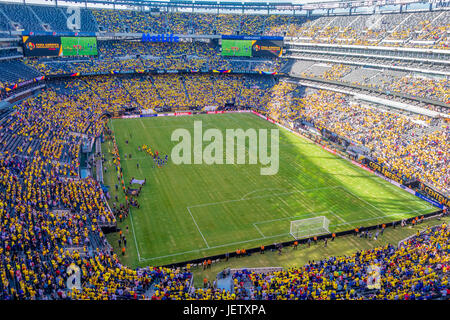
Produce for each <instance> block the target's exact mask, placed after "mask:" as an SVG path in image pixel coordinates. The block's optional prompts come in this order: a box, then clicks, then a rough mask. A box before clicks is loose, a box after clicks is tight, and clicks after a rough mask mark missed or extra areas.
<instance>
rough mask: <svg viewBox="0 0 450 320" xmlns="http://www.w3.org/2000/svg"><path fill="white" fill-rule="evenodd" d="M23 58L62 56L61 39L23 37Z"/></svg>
mask: <svg viewBox="0 0 450 320" xmlns="http://www.w3.org/2000/svg"><path fill="white" fill-rule="evenodd" d="M22 41H23V55H24V56H25V57H57V56H60V55H61V54H62V50H61V38H60V37H54V36H23V37H22Z"/></svg>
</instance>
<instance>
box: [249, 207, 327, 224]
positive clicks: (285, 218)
mask: <svg viewBox="0 0 450 320" xmlns="http://www.w3.org/2000/svg"><path fill="white" fill-rule="evenodd" d="M326 212H329V211H328V210H327V211H320V212H308V213H306V214H303V215H301V216H290V217H284V218H278V219H272V220H263V221H258V222H255V223H254V224H263V223H269V222H274V221H280V220H289V219H290V218H300V219H301V217H306V216H313V215H315V214H320V213H326ZM300 219H297V220H300Z"/></svg>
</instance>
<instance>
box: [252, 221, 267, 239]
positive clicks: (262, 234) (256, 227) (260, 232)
mask: <svg viewBox="0 0 450 320" xmlns="http://www.w3.org/2000/svg"><path fill="white" fill-rule="evenodd" d="M253 226H254V227H255V229H256V230H257V231H258V232H259V234H260V235H261V236H262V237H263V238H265V237H266V236H265V235H264V233H262V231H261V230H260V229H259V228H258V226H257V225H256V223H254V224H253Z"/></svg>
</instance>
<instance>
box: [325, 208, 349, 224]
mask: <svg viewBox="0 0 450 320" xmlns="http://www.w3.org/2000/svg"><path fill="white" fill-rule="evenodd" d="M328 212H330V213H331V214H332V215H333V216H335V217H336V218H338V219H339V220H341V221H342V222H343V223H344V224H348V225H349V226H351V224H350V223H349V222H347V221H345V220H344V219H343V218H342V217H341V216H339V215H338V214H336V213H334V212H333V211H331V210H330V211H328Z"/></svg>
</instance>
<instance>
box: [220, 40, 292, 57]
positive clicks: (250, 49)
mask: <svg viewBox="0 0 450 320" xmlns="http://www.w3.org/2000/svg"><path fill="white" fill-rule="evenodd" d="M282 53H283V41H282V40H281V41H280V40H265V39H262V40H234V39H222V56H235V57H266V58H273V57H281V55H282Z"/></svg>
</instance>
